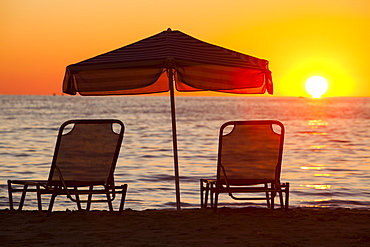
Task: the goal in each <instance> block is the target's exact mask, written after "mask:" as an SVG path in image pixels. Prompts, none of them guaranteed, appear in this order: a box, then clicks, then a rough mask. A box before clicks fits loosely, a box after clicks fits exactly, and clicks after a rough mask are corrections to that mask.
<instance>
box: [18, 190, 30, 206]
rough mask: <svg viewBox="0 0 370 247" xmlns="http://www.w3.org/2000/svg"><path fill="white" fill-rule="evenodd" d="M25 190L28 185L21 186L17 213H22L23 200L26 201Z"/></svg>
mask: <svg viewBox="0 0 370 247" xmlns="http://www.w3.org/2000/svg"><path fill="white" fill-rule="evenodd" d="M27 188H28V184H25V185H24V186H23V192H22V196H21V200H20V201H19V207H18V210H19V211H22V209H23V204H24V199H26V193H27Z"/></svg>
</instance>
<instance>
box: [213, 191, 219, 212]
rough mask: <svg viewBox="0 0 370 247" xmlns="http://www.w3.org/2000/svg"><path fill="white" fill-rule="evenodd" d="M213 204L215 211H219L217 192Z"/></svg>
mask: <svg viewBox="0 0 370 247" xmlns="http://www.w3.org/2000/svg"><path fill="white" fill-rule="evenodd" d="M212 194H213V193H212ZM212 204H213V212H214V213H217V204H218V193H217V192H215V201H214V203H212Z"/></svg>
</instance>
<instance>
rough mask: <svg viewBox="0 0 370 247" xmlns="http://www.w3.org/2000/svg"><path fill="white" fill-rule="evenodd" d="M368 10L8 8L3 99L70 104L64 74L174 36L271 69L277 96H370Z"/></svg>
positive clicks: (239, 2)
mask: <svg viewBox="0 0 370 247" xmlns="http://www.w3.org/2000/svg"><path fill="white" fill-rule="evenodd" d="M369 13H370V1H368V0H310V1H306V0H302V1H296V0H279V1H276V0H258V1H254V2H253V1H246V0H212V1H211V0H188V1H177V0H157V1H148V0H125V1H122V0H78V1H76V0H52V1H50V0H32V1H30V0H16V1H14V0H2V1H0V40H1V41H0V42H1V46H0V54H1V56H0V94H53V93H56V94H61V85H62V80H63V76H64V71H65V67H66V66H67V65H69V64H72V63H76V62H79V61H82V60H85V59H87V58H90V57H92V56H95V55H98V54H101V53H104V52H107V51H110V50H113V49H116V48H119V47H122V46H125V45H127V44H130V43H133V42H135V41H138V40H140V39H143V38H146V37H149V36H151V35H154V34H156V33H159V32H161V31H164V30H166V29H167V28H172V30H180V31H182V32H184V33H187V34H189V35H191V36H193V37H196V38H198V39H201V40H203V41H206V42H209V43H213V44H216V45H220V46H223V47H226V48H229V49H232V50H236V51H239V52H242V53H245V54H248V55H252V56H256V57H259V58H264V59H267V60H269V61H270V69H271V70H272V75H273V80H274V89H275V93H274V95H275V96H309V95H308V94H307V92H306V91H305V88H304V84H305V81H306V80H307V79H308V78H309V77H310V76H313V75H321V76H323V77H325V78H326V79H327V81H328V83H329V89H328V92H327V93H326V94H325V95H324V96H367V97H369V96H370V79H369V78H370V69H369V68H368V66H367V60H368V57H369V55H370V46H369V44H370V35H369V32H370V14H369Z"/></svg>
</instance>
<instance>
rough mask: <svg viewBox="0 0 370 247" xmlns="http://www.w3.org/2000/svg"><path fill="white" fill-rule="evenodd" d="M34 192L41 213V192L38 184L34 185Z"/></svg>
mask: <svg viewBox="0 0 370 247" xmlns="http://www.w3.org/2000/svg"><path fill="white" fill-rule="evenodd" d="M36 190H37V206H38V209H39V211H40V212H41V211H42V202H41V190H40V184H36Z"/></svg>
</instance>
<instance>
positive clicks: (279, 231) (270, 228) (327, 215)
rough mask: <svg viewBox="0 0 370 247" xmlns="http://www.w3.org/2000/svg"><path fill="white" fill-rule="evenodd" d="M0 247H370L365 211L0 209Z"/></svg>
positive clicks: (369, 216) (369, 223) (369, 217)
mask: <svg viewBox="0 0 370 247" xmlns="http://www.w3.org/2000/svg"><path fill="white" fill-rule="evenodd" d="M0 219H1V220H0V221H1V223H0V229H1V230H0V241H1V242H0V245H1V246H193V247H194V246H370V210H359V209H356V210H354V209H352V210H351V209H344V208H341V209H324V208H319V209H317V208H293V209H290V210H288V211H287V212H283V211H281V210H280V209H276V210H269V209H265V208H239V209H238V208H221V209H219V211H218V212H217V213H213V212H212V210H210V209H184V210H182V211H181V212H176V211H171V210H144V211H134V210H130V209H128V210H124V211H123V213H122V214H121V215H120V214H118V213H117V212H108V211H90V212H86V211H64V212H62V211H56V212H53V213H52V214H51V216H50V217H46V216H45V213H44V212H42V213H39V212H37V211H23V212H19V211H9V210H0Z"/></svg>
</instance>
